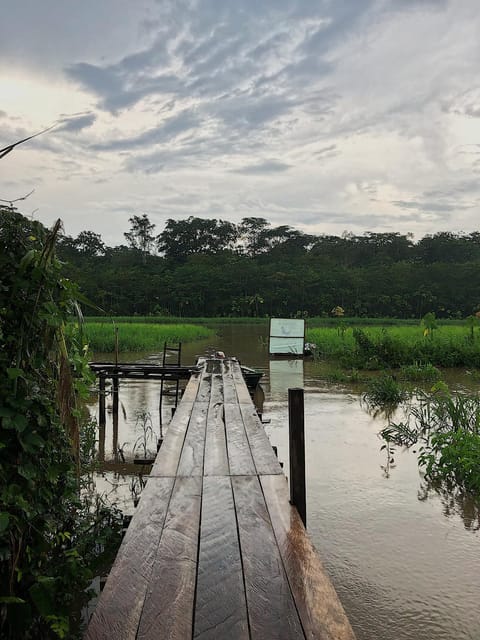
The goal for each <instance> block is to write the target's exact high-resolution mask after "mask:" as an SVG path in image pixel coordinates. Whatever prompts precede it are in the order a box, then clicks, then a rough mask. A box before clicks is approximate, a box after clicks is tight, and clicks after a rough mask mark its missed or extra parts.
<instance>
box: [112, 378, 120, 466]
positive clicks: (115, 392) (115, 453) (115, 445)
mask: <svg viewBox="0 0 480 640" xmlns="http://www.w3.org/2000/svg"><path fill="white" fill-rule="evenodd" d="M118 387H119V381H118V372H117V373H115V374H114V375H113V377H112V419H113V456H114V459H115V462H118Z"/></svg>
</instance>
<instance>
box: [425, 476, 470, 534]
mask: <svg viewBox="0 0 480 640" xmlns="http://www.w3.org/2000/svg"><path fill="white" fill-rule="evenodd" d="M432 496H435V497H439V498H440V500H441V502H442V505H443V515H444V516H445V517H446V518H451V517H452V516H458V517H460V518H461V520H462V522H463V525H464V527H465V529H467V531H471V532H476V531H480V505H479V503H478V501H476V500H475V498H474V497H473V496H472V495H470V494H468V493H466V492H465V491H462V490H461V489H447V488H445V487H442V486H434V485H433V484H432V483H429V482H425V481H424V482H422V483H421V485H420V489H419V490H418V499H419V500H420V501H424V500H428V499H429V498H431V497H432Z"/></svg>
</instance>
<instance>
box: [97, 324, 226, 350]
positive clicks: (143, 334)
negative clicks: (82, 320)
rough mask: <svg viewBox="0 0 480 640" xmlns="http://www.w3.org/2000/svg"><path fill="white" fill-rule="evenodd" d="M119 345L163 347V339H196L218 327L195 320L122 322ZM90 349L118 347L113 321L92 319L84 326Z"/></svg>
mask: <svg viewBox="0 0 480 640" xmlns="http://www.w3.org/2000/svg"><path fill="white" fill-rule="evenodd" d="M117 326H118V346H119V351H120V352H122V351H123V352H125V351H149V350H152V351H160V350H161V349H163V343H164V342H165V341H166V342H168V343H169V344H172V343H178V342H193V341H195V340H201V339H203V338H210V337H212V336H213V335H214V331H213V330H212V329H209V328H208V327H200V326H196V325H192V324H175V325H173V324H172V325H165V324H145V323H119V324H118V325H117ZM84 333H85V336H86V338H87V342H88V346H89V350H90V351H101V352H104V353H107V352H113V351H114V350H115V331H114V325H113V323H112V322H109V323H106V322H88V323H87V324H86V325H85V327H84Z"/></svg>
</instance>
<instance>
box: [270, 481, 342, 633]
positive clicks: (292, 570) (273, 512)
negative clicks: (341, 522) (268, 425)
mask: <svg viewBox="0 0 480 640" xmlns="http://www.w3.org/2000/svg"><path fill="white" fill-rule="evenodd" d="M260 482H261V485H262V489H263V493H264V496H265V501H266V504H267V508H268V512H269V514H270V519H271V522H272V525H273V530H274V533H275V538H276V540H277V544H278V547H279V549H280V553H281V556H282V559H283V564H284V566H285V570H286V573H287V576H288V580H289V583H290V587H291V590H292V592H293V595H294V598H295V602H296V605H297V609H298V612H299V614H300V618H301V621H302V625H303V628H304V631H305V636H306V637H307V638H311V639H312V640H314V639H315V640H354V639H355V636H354V633H353V631H352V628H351V626H350V623H349V621H348V618H347V616H346V614H345V611H344V610H343V607H342V605H341V603H340V600H339V599H338V596H337V593H336V592H335V589H334V588H333V586H332V583H331V582H330V579H329V578H328V576H327V574H326V572H325V570H324V568H323V566H322V563H321V561H320V558H319V556H318V555H317V552H316V550H315V548H314V546H313V544H312V542H311V540H310V538H309V537H308V535H307V533H306V531H305V528H304V526H303V523H302V521H301V518H300V516H299V514H298V512H297V510H296V509H295V508H294V507H292V506H291V505H290V504H289V494H288V485H287V482H286V480H285V478H284V477H283V476H278V475H275V476H262V477H261V478H260Z"/></svg>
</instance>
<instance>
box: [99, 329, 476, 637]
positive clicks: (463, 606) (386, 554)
mask: <svg viewBox="0 0 480 640" xmlns="http://www.w3.org/2000/svg"><path fill="white" fill-rule="evenodd" d="M265 331H266V329H265V328H264V327H259V326H255V325H254V326H248V327H247V326H243V325H230V326H228V325H226V326H222V327H221V328H220V335H219V336H218V337H217V338H216V339H215V340H214V341H212V340H209V341H208V342H202V343H198V342H197V343H195V344H193V345H184V353H183V357H182V364H191V363H194V361H195V355H196V354H202V353H203V352H204V351H205V348H207V347H209V346H214V347H217V348H219V349H222V350H223V351H225V353H226V354H227V355H232V356H236V357H238V358H239V359H240V360H241V361H242V363H243V364H246V365H248V366H253V367H256V368H259V369H261V370H262V371H263V372H264V378H263V380H262V387H263V389H264V393H265V399H264V403H263V412H264V417H265V418H268V419H270V423H269V424H267V425H266V427H265V428H266V431H267V433H268V435H269V437H270V440H271V442H272V444H273V445H277V447H278V452H279V458H280V460H283V461H284V462H285V463H286V464H285V467H286V468H287V467H288V440H287V439H288V429H287V389H288V388H289V387H296V386H303V387H304V388H305V429H306V450H307V491H308V496H307V502H308V504H307V511H308V514H307V525H308V530H309V532H310V535H311V537H312V539H313V541H314V543H315V545H316V547H317V549H318V550H319V553H320V555H321V557H322V559H323V562H324V564H325V567H326V569H327V571H328V572H329V574H330V576H331V578H332V581H333V583H334V585H335V587H336V589H337V591H338V594H339V596H340V599H341V600H342V603H343V605H344V607H345V609H346V611H347V614H348V616H349V618H350V620H351V623H352V626H353V627H354V630H355V632H356V634H357V637H358V639H359V640H367V639H369V640H372V639H377V638H378V639H379V640H380V639H381V640H467V639H468V640H480V606H479V605H480V561H479V551H480V531H479V529H480V517H479V513H478V509H476V507H475V505H474V504H473V503H472V502H471V501H469V500H467V499H465V498H464V497H463V496H461V495H457V496H453V495H451V494H446V495H439V494H438V493H436V492H435V491H433V490H431V489H428V487H426V486H425V483H424V481H423V480H422V477H421V475H420V474H419V471H418V466H417V460H416V454H415V453H413V452H412V451H403V452H402V451H397V453H396V455H395V462H394V463H393V464H388V462H387V458H386V456H385V452H382V451H380V447H381V441H380V440H379V438H378V432H379V431H380V429H381V428H382V427H383V426H384V421H383V420H382V419H381V418H377V419H375V418H373V417H372V416H371V415H369V414H368V413H367V412H366V410H365V408H364V407H362V404H361V402H360V391H359V389H358V388H357V389H355V388H347V387H340V386H335V385H331V384H328V383H326V382H325V381H324V378H322V369H321V366H320V365H318V364H316V363H314V362H309V361H305V362H304V361H301V360H300V361H298V360H297V361H278V360H277V361H271V362H270V361H269V359H268V354H267V351H266V349H265V347H264V346H263V345H264V343H265V337H266V336H265ZM132 358H133V359H137V360H142V359H143V360H145V359H146V358H148V359H149V360H153V361H155V360H160V359H161V356H160V354H158V355H157V356H155V354H150V355H148V356H147V354H135V355H134V356H132ZM469 381H470V378H469V377H468V376H466V375H462V372H450V373H449V383H450V384H453V385H458V386H465V385H468V384H471V383H469ZM158 391H159V383H155V382H150V381H146V382H143V381H132V382H128V383H127V382H126V383H122V386H121V389H120V399H121V402H122V403H123V405H124V409H125V413H126V419H125V420H124V419H121V420H120V424H119V444H120V446H122V445H123V450H124V451H125V454H126V455H127V457H128V455H130V457H131V455H132V448H133V445H134V443H135V441H136V440H138V438H139V437H141V430H139V427H138V425H137V427H136V428H135V412H136V411H138V410H139V409H145V408H147V409H148V410H149V411H150V413H151V416H152V421H153V427H154V431H155V432H156V433H157V434H158V430H159V419H158ZM169 411H170V407H169V406H166V407H165V408H164V412H165V413H164V415H165V420H167V416H168V414H169ZM112 438H113V435H112V429H111V425H107V434H106V446H105V454H106V458H107V459H113V457H114V451H113V442H112ZM148 444H149V447H150V448H151V449H152V451H153V450H154V440H152V441H151V442H149V443H148ZM131 483H132V478H131V477H130V476H128V475H123V476H122V475H121V474H112V473H104V474H103V476H102V477H101V478H99V485H100V486H101V487H102V488H104V489H105V490H108V491H109V492H111V493H112V495H117V496H119V498H120V502H122V503H123V507H124V509H125V510H126V511H129V510H130V511H131V510H132V509H133V507H132V503H131V500H130V493H129V490H130V485H131Z"/></svg>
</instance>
